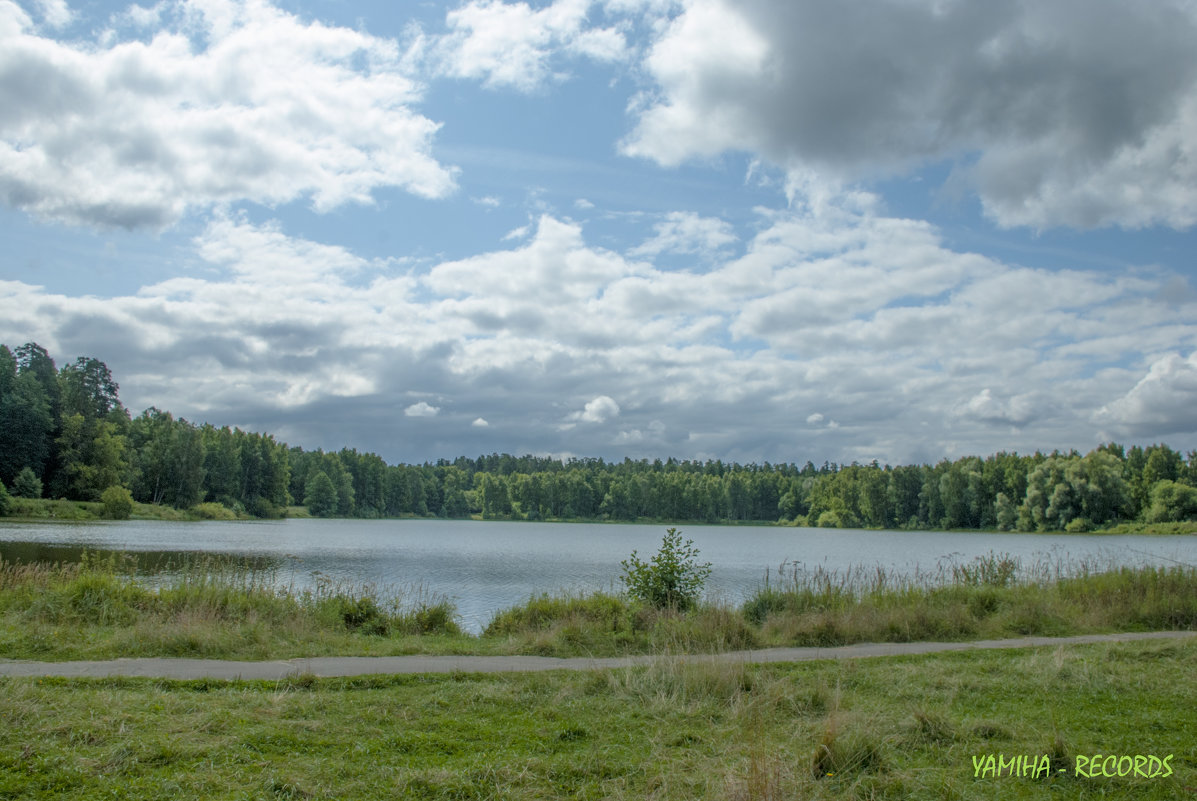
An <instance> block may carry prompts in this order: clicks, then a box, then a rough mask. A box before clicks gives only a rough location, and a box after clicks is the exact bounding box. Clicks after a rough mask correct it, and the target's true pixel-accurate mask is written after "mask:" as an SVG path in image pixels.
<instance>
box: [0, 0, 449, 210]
mask: <svg viewBox="0 0 1197 801" xmlns="http://www.w3.org/2000/svg"><path fill="white" fill-rule="evenodd" d="M176 8H177V9H178V11H179V14H180V16H179V19H178V20H177V21H176V24H175V26H174V28H173V29H164V30H161V31H159V32H158V33H156V34H155V35H154V36H153V38H152V39H150V40H149V41H148V42H142V41H120V42H116V43H114V44H102V45H98V44H92V43H86V42H81V43H66V42H58V41H55V40H53V39H47V38H43V37H41V36H39V35H37V34H36V33H34V32H32V30H31V29H30V27H29V24H28V19H27V18H25V19H24V20H22V18H21V15H20V13H19V10H15V7H13V6H12V5H11V3H8V2H4V3H2V4H0V108H2V109H3V111H0V201H2V202H4V203H6V204H8V205H10V206H13V207H15V208H19V209H24V210H26V211H29V212H32V213H34V214H36V215H39V216H41V217H44V218H50V219H57V220H63V221H66V222H71V223H84V224H90V225H98V226H122V227H126V228H143V227H149V228H161V227H163V226H167V225H170V224H172V223H173V222H175V221H176V220H178V219H179V218H180V217H181V216H182V215H183V214H184V213H186V212H187V211H188V210H189V209H202V208H205V207H210V206H213V205H217V204H222V203H226V202H231V201H237V200H251V201H254V202H257V203H264V204H273V203H284V202H288V201H291V200H294V199H297V198H301V197H308V198H310V199H311V203H312V206H313V207H314V208H315V209H316V210H317V211H326V210H328V209H331V208H333V207H336V206H339V205H341V204H344V203H347V202H358V203H368V202H371V193H372V191H373V190H375V189H377V188H380V187H390V186H395V187H402V188H404V189H406V190H407V191H410V192H413V193H415V194H417V195H421V196H425V197H441V196H444V195H446V194H447V193H449V192H451V191H452V190H453V188H454V177H453V171H452V170H451V169H448V168H446V167H444V166H442V165H440V164H439V163H437V161H436V160H435V159H434V158H433V156H432V155H431V146H432V137H433V135H434V134H435V132H436V130H437V127H438V126H437V124H436V123H434V122H433V121H431V120H429V119H427V118H425V117H423V116H421V115H419V114H417V113H415V112H413V111H412V110H411V108H410V104H411V103H413V102H415V101H417V100H419V99H420V91H421V90H420V87H419V86H418V85H417V84H416V83H414V82H413V81H412V80H411V79H410V78H409V77H407V76H406V75H405V74H404V72H403V70H402V68H401V64H400V61H401V59H400V54H399V52H398V48H397V47H396V45H395V43H394V42H393V41H391V40H387V39H380V38H376V37H372V36H370V35H368V34H365V33H361V32H358V31H354V30H350V29H347V28H335V27H328V26H325V25H321V24H319V23H305V22H303V21H301V20H300V19H299V18H297V17H295V16H293V15H291V14H288V13H286V12H283V11H280V10H279V9H277V8H275V7H274V6H271V5H270V4H269V3H266V2H251V0H210V2H200V0H182V1H181V2H180V3H179V4H178V5H177V7H176ZM149 14H150V12H149V11H146V12H145V15H149ZM147 18H148V16H147ZM110 38H111V37H110V36H106V37H105V39H110ZM197 42H198V44H197ZM65 154H70V157H69V158H66V157H64V156H65Z"/></svg>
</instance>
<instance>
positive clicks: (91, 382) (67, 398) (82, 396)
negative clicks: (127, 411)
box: [58, 356, 124, 420]
mask: <svg viewBox="0 0 1197 801" xmlns="http://www.w3.org/2000/svg"><path fill="white" fill-rule="evenodd" d="M58 382H59V386H60V388H61V396H62V414H63V415H64V416H70V415H72V414H81V415H83V416H84V417H85V418H87V419H89V420H98V419H102V418H107V417H108V416H109V415H111V414H112V413H114V412H115V413H117V415H118V416H124V407H122V406H121V402H120V396H119V395H118V390H119V389H120V387H119V386H118V385H117V383H116V381H114V380H113V379H112V371H111V370H109V369H108V365H106V364H104V362H102V361H100V360H99V359H93V358H90V357H87V356H80V357H79V358H78V359H76V360H75V362H74V364H68V365H67V366H65V367H63V368H62V370H61V371H59V374H58Z"/></svg>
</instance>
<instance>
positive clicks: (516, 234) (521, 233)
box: [503, 225, 532, 242]
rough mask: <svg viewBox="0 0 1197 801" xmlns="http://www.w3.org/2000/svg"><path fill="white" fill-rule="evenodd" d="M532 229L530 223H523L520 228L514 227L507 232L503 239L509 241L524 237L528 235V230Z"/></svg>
mask: <svg viewBox="0 0 1197 801" xmlns="http://www.w3.org/2000/svg"><path fill="white" fill-rule="evenodd" d="M531 230H532V226H530V225H521V226H520V227H519V228H512V229H511V230H510V231H508V232H507V233H505V234H503V241H504V242H508V241H511V240H513V239H524V238H525V237H527V236H528V232H529V231H531Z"/></svg>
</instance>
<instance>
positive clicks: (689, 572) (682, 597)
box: [620, 528, 711, 611]
mask: <svg viewBox="0 0 1197 801" xmlns="http://www.w3.org/2000/svg"><path fill="white" fill-rule="evenodd" d="M620 565H621V566H622V567H623V576H622V577H621V579H622V581H623V583H624V586H625V587H627V590H628V594H629V595H631V596H632V597H633V598H636V599H637V600H640V601H643V602H644V603H647V604H649V605H651V606H654V607H656V608H657V609H677V610H680V611H685V610H687V609H689V608H691V607H692V606H694V605H695V604H696V603H697V602H698V599H699V596H700V595H701V594H702V587H703V584H704V583H705V582H706V580H707V576H709V575H711V563H710V562H702V563H700V562H699V561H698V549H697V548H695V547H694V541H693V540H685V541H683V540H682V534H681V532H680V531H678V530H677V529H676V528H671V529H668V530H667V531H666V532H665V536H664V537H663V538H662V539H661V548H660V550H658V551H657V553H656V555H655V556H653V558H652V559H650V560H649V561H647V562H644V561H642V560H641V559H640V558H639V557H638V556H637V555H636V552H635V551H632V555H631V556H630V557H628V558H627V559H625V560H623V561H622V562H620Z"/></svg>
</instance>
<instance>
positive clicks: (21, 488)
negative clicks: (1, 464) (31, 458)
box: [12, 467, 42, 498]
mask: <svg viewBox="0 0 1197 801" xmlns="http://www.w3.org/2000/svg"><path fill="white" fill-rule="evenodd" d="M12 491H13V494H14V495H16V496H17V497H18V498H40V497H42V481H41V479H40V478H38V477H37V476H35V475H34V474H33V471H32V470H30V469H29V468H28V467H22V468H21V472H19V473H17V477H16V478H14V479H13V482H12Z"/></svg>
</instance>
